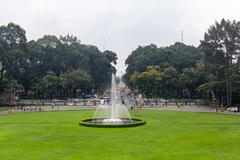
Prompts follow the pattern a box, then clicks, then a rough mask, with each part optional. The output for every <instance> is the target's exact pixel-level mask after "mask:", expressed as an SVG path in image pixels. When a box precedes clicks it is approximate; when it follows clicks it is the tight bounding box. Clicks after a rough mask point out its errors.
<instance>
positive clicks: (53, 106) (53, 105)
mask: <svg viewBox="0 0 240 160" xmlns="http://www.w3.org/2000/svg"><path fill="white" fill-rule="evenodd" d="M53 108H54V103H53V102H52V110H53Z"/></svg>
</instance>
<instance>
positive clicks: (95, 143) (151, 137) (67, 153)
mask: <svg viewBox="0 0 240 160" xmlns="http://www.w3.org/2000/svg"><path fill="white" fill-rule="evenodd" d="M92 114H93V111H60V112H36V113H18V114H11V115H0V159H1V160H55V159H56V160H215V159H216V160H239V158H240V117H239V116H234V115H223V114H213V113H191V112H177V111H154V110H135V111H132V112H131V114H132V115H133V116H134V117H136V118H141V119H144V120H146V121H147V124H146V125H144V126H139V127H133V128H91V127H83V126H79V125H78V121H79V120H80V119H84V118H89V117H91V116H92Z"/></svg>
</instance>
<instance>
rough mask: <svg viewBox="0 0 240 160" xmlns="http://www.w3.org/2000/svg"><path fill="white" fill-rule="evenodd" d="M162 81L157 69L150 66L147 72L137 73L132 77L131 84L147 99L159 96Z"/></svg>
mask: <svg viewBox="0 0 240 160" xmlns="http://www.w3.org/2000/svg"><path fill="white" fill-rule="evenodd" d="M161 80H162V76H161V74H160V73H159V72H158V71H157V67H154V66H149V67H148V68H147V70H146V71H145V72H141V73H137V72H135V74H133V75H132V76H131V79H130V83H131V84H132V86H134V87H135V88H136V89H138V90H139V92H140V93H143V94H144V95H145V96H146V97H152V96H154V95H157V92H158V89H159V86H160V82H161Z"/></svg>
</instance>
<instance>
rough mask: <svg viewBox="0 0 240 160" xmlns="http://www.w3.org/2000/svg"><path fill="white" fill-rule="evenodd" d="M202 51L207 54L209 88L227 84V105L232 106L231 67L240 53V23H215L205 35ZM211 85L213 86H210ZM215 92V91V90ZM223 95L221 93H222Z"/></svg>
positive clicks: (223, 20) (224, 21)
mask: <svg viewBox="0 0 240 160" xmlns="http://www.w3.org/2000/svg"><path fill="white" fill-rule="evenodd" d="M201 49H202V51H203V52H204V54H205V65H206V68H207V71H208V77H209V78H208V79H209V82H208V84H209V87H212V88H214V87H215V85H214V84H216V85H219V84H222V83H225V88H224V89H225V90H226V94H225V97H226V104H227V106H229V105H231V97H232V84H231V77H230V75H231V67H232V66H233V64H234V63H237V59H236V58H237V57H238V56H239V53H240V22H236V21H230V20H225V19H222V20H221V21H220V22H215V25H213V26H211V27H210V28H209V29H208V31H207V32H206V33H205V35H204V40H202V41H201ZM210 84H211V85H210ZM213 91H214V89H213ZM220 94H221V93H220Z"/></svg>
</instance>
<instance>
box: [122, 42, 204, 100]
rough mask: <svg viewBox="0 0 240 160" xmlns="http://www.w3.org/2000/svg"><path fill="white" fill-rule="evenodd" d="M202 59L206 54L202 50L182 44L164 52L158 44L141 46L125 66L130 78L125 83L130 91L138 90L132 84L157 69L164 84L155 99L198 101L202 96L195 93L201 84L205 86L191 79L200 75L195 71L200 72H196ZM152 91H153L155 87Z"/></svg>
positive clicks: (130, 56) (127, 77)
mask: <svg viewBox="0 0 240 160" xmlns="http://www.w3.org/2000/svg"><path fill="white" fill-rule="evenodd" d="M202 59H203V54H202V53H201V51H200V49H199V48H196V47H194V46H188V45H185V44H183V43H180V42H176V43H175V44H174V45H171V46H169V47H160V48H158V47H157V46H156V45H154V44H151V45H148V46H145V47H141V46H140V47H138V48H137V49H136V50H134V51H133V52H132V54H131V55H129V56H128V58H127V60H126V62H125V63H126V65H127V69H126V74H125V75H124V76H123V79H124V81H125V83H126V84H127V85H128V86H130V88H133V89H135V88H136V87H137V86H136V84H135V83H133V81H132V80H133V79H134V78H136V77H138V76H137V75H138V74H141V73H143V72H146V71H147V70H148V69H147V68H148V67H149V66H157V71H158V72H159V73H160V75H161V78H162V80H161V83H160V85H159V86H157V87H158V92H155V93H154V96H162V97H169V98H182V97H183V96H184V97H186V98H190V97H197V94H198V93H197V92H196V91H195V89H196V88H197V87H198V86H197V85H198V84H200V81H201V82H202V79H200V81H199V82H198V80H197V79H193V78H194V77H191V76H192V75H195V74H197V73H195V71H197V70H198V69H196V68H198V64H199V63H200V62H201V61H202ZM196 77H198V76H196ZM192 82H194V85H193V86H191V84H190V83H192ZM149 85H150V84H149ZM149 87H150V88H151V85H150V86H149ZM145 88H147V86H145ZM160 94H161V95H160Z"/></svg>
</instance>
